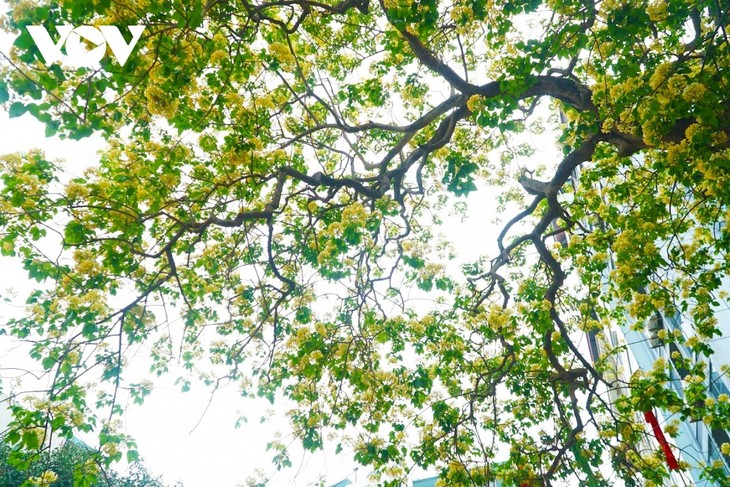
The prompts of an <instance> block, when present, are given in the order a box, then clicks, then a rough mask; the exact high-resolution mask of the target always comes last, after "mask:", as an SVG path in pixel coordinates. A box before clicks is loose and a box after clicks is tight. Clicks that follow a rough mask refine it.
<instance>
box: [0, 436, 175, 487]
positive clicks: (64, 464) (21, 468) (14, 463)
mask: <svg viewBox="0 0 730 487" xmlns="http://www.w3.org/2000/svg"><path fill="white" fill-rule="evenodd" d="M96 454H97V452H95V451H94V450H91V449H90V448H89V447H87V446H86V445H83V444H81V443H79V442H76V441H67V442H66V443H64V444H63V446H61V447H59V448H56V449H53V450H51V451H44V452H43V453H42V454H40V455H37V454H29V455H27V456H25V457H19V456H18V455H15V454H14V452H13V451H12V450H11V448H9V447H8V446H7V445H5V444H2V445H0V466H1V468H0V483H1V485H4V486H6V487H21V486H30V487H33V486H40V487H51V486H53V487H72V486H74V485H86V486H88V487H164V484H163V483H162V482H161V481H160V479H159V478H155V477H153V476H152V475H150V473H149V472H147V469H146V468H145V467H144V465H142V463H141V462H139V461H137V462H134V463H132V464H131V465H130V468H129V472H128V473H127V474H126V475H120V474H118V473H117V472H114V471H108V472H104V475H99V479H98V480H97V481H96V482H87V483H83V480H82V479H80V478H79V477H80V475H79V474H80V473H81V472H83V470H82V469H81V468H80V467H82V466H88V467H89V468H95V469H96V470H99V467H98V464H97V462H98V461H99V460H98V459H96V458H95V455H96ZM75 479H76V482H77V483H74V480H75Z"/></svg>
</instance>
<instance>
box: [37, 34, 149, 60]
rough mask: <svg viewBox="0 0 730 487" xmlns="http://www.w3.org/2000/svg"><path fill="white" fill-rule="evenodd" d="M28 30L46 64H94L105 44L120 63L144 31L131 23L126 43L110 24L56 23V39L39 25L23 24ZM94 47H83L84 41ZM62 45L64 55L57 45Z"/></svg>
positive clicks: (100, 57) (102, 53)
mask: <svg viewBox="0 0 730 487" xmlns="http://www.w3.org/2000/svg"><path fill="white" fill-rule="evenodd" d="M27 28H28V33H30V36H31V37H32V38H33V41H34V42H35V45H36V46H38V50H39V51H40V52H41V55H42V56H43V59H44V60H45V62H46V66H50V65H51V64H53V63H55V62H58V61H60V62H61V63H63V64H65V65H67V66H71V67H75V68H80V67H87V68H94V67H98V65H99V62H100V61H101V59H102V58H103V57H104V55H105V54H106V46H107V44H108V45H109V48H110V49H111V51H112V54H113V55H114V57H115V58H116V60H117V62H118V63H119V64H120V65H121V66H124V63H126V62H127V59H129V55H130V54H131V53H132V50H133V49H134V46H136V45H137V42H138V41H139V38H140V37H141V36H142V32H144V29H145V26H144V25H131V26H129V27H128V28H129V31H130V32H131V33H132V40H131V41H130V42H129V43H127V41H125V40H124V37H122V33H121V32H119V29H118V28H117V27H114V26H113V25H102V26H99V27H98V28H96V27H92V26H90V25H82V26H80V27H74V26H72V25H57V26H56V30H57V31H58V34H59V36H60V38H59V40H58V41H57V42H54V41H53V40H52V39H51V36H50V34H49V33H48V31H47V30H46V28H45V27H43V26H42V25H29V26H27ZM82 39H83V41H86V42H87V43H90V44H91V45H93V46H95V47H92V48H91V49H90V50H87V49H86V47H85V46H84V42H83V41H82ZM64 44H65V45H66V54H65V55H64V53H63V51H62V50H61V48H63V46H64Z"/></svg>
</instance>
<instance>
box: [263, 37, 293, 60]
mask: <svg viewBox="0 0 730 487" xmlns="http://www.w3.org/2000/svg"><path fill="white" fill-rule="evenodd" d="M269 53H270V54H271V55H272V56H274V58H275V59H276V60H277V61H279V62H280V63H282V64H294V61H295V58H294V55H293V54H292V53H291V51H290V50H289V47H288V46H287V45H285V44H283V43H281V42H272V43H271V44H269Z"/></svg>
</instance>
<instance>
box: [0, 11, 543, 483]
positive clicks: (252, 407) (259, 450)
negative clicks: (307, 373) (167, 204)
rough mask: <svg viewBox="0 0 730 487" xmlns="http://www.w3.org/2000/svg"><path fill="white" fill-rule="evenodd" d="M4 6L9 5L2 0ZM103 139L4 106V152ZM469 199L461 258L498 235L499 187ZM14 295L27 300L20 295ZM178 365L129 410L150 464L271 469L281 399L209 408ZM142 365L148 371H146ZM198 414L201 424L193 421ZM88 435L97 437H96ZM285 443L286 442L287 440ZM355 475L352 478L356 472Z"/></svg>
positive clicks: (11, 280)
mask: <svg viewBox="0 0 730 487" xmlns="http://www.w3.org/2000/svg"><path fill="white" fill-rule="evenodd" d="M0 11H5V8H4V4H3V2H2V1H1V0H0ZM12 41H13V39H12V38H11V37H9V36H0V52H3V53H8V50H9V46H10V44H11V43H12ZM0 62H2V61H0ZM100 147H102V141H100V140H98V139H85V140H83V141H80V142H75V141H68V140H66V141H61V140H59V139H57V138H52V139H46V138H45V136H44V128H43V126H42V125H41V124H40V123H38V122H36V121H35V119H33V118H32V117H31V116H30V115H28V114H26V115H24V116H22V117H20V118H16V119H12V120H10V119H9V118H8V117H7V114H6V113H5V112H3V111H0V153H8V152H18V151H26V150H29V149H32V148H42V149H43V150H44V151H45V152H46V154H47V155H48V156H49V157H50V158H52V159H54V158H62V159H64V160H65V161H66V162H65V164H64V167H65V169H66V171H67V172H69V173H71V174H77V175H80V174H81V173H82V172H83V168H85V167H87V166H89V165H93V164H95V163H96V161H97V151H98V150H99V148H100ZM538 147H540V149H541V150H539V151H538V154H537V155H536V157H535V160H537V161H546V160H550V159H551V158H553V157H554V155H555V145H554V144H553V143H552V142H549V141H545V143H541V144H538ZM469 203H470V211H469V218H468V219H467V220H466V221H463V222H461V221H459V220H458V219H456V218H452V219H450V220H448V221H447V222H446V224H445V226H444V228H443V232H444V233H445V234H446V235H448V237H449V240H450V241H452V242H454V243H456V244H458V243H461V244H462V247H460V248H459V247H457V249H456V250H457V251H458V254H459V257H461V258H462V259H465V258H466V259H469V258H473V257H475V256H476V255H478V254H481V253H484V252H485V251H486V250H491V248H493V245H494V238H495V235H496V233H495V227H494V225H493V224H492V223H491V220H492V219H493V215H494V208H495V202H494V200H493V195H489V194H486V195H485V194H479V195H471V196H470V197H469ZM0 265H1V266H2V269H3V272H2V273H1V274H0V293H2V294H5V293H6V290H7V289H11V288H12V290H13V292H15V293H17V295H18V296H20V297H21V298H22V296H23V295H24V294H25V293H26V292H27V291H28V290H29V289H31V288H30V286H31V284H30V283H29V282H27V280H26V278H25V273H24V272H23V271H22V269H21V268H20V265H19V264H18V263H17V262H16V261H13V260H11V259H8V258H2V260H0ZM14 301H15V302H20V303H22V302H23V300H22V299H17V300H14ZM18 311H19V310H18V309H17V308H15V307H12V306H9V305H3V304H0V323H1V322H2V321H4V320H6V319H7V318H8V317H9V316H11V315H16V314H17V313H18ZM22 353H23V351H22V350H17V349H14V348H12V347H11V345H10V344H9V342H8V341H7V338H6V337H2V340H0V368H5V367H13V366H18V365H19V361H21V360H22V358H21V355H20V354H22ZM175 372H176V371H174V370H173V371H172V372H171V374H170V376H169V378H167V379H166V378H163V379H162V380H156V381H155V382H156V388H155V390H154V392H153V393H152V395H151V396H150V397H149V398H148V399H147V401H146V402H145V404H144V405H143V406H132V405H130V407H128V408H127V409H126V412H125V416H124V418H123V419H124V421H125V424H126V427H127V429H128V431H127V432H128V433H130V434H131V435H132V436H134V437H135V438H136V440H137V442H138V446H139V451H140V453H141V455H142V457H143V459H144V462H145V465H146V466H147V467H148V469H149V470H150V471H151V472H152V473H154V474H161V475H163V476H164V479H165V481H166V482H168V483H170V484H172V483H174V482H176V481H178V480H179V481H182V482H183V483H184V485H185V487H208V486H221V487H227V486H231V487H233V486H235V485H237V484H238V483H243V482H244V481H245V479H246V478H247V477H248V476H249V475H251V474H252V473H253V471H254V470H255V469H257V468H261V469H264V470H266V471H270V470H271V469H270V463H269V459H270V458H271V456H272V455H271V454H270V453H269V452H265V445H266V443H267V442H268V441H270V440H271V439H272V437H273V434H274V432H275V431H282V432H285V431H286V422H285V421H283V420H282V419H281V416H282V412H283V411H282V409H283V408H282V405H278V408H277V414H276V415H275V417H274V419H272V420H270V421H268V422H266V423H264V424H259V420H258V419H259V417H261V416H262V415H265V414H266V411H267V409H269V405H268V403H266V402H264V401H250V400H245V399H242V398H241V397H239V396H238V394H237V393H236V391H235V390H234V389H235V388H230V389H229V390H224V391H219V392H218V393H217V394H216V397H215V400H214V401H213V402H212V404H211V405H210V407H209V408H208V409H207V411H206V406H207V404H208V399H209V391H208V390H207V389H205V388H204V387H203V386H199V387H197V388H196V387H194V388H193V389H192V391H191V392H188V393H181V392H179V388H176V387H174V386H173V384H172V380H173V379H174V377H176V376H177V374H176V373H175ZM140 373H141V375H144V374H145V373H146V371H140ZM241 414H243V415H246V416H248V418H249V422H248V424H244V425H243V427H242V428H240V429H235V428H234V424H235V422H236V419H237V418H238V417H239V416H240V415H241ZM201 416H202V420H201ZM277 416H278V419H277ZM199 420H201V421H200V424H199V425H198V426H197V427H195V425H196V423H198V421H199ZM0 426H2V425H0ZM194 428H195V429H194ZM0 429H1V428H0ZM193 429H194V430H193ZM191 430H192V431H191ZM284 438H286V435H284ZM89 442H90V443H91V444H93V439H90V440H89ZM284 443H288V442H287V441H286V440H284ZM297 452H299V453H297ZM291 460H292V462H293V464H294V467H293V468H291V469H289V470H288V471H285V472H283V473H279V474H278V475H276V476H275V477H274V478H273V479H272V481H271V482H270V483H269V485H272V486H279V485H281V486H283V485H299V486H303V485H307V484H308V482H310V481H312V480H315V479H316V478H317V477H318V476H320V475H322V476H324V479H325V482H326V485H328V484H333V483H335V482H338V481H340V480H342V479H343V478H345V477H348V476H350V474H351V473H352V472H353V468H354V467H355V466H356V465H355V464H354V462H352V460H351V456H348V455H342V456H337V457H335V456H334V455H333V454H325V453H322V454H318V455H316V456H315V457H311V456H305V455H304V454H302V453H301V451H300V450H299V449H297V448H296V447H295V448H293V449H292V453H291ZM363 473H364V472H360V474H359V478H358V480H360V482H362V481H363V480H364V477H365V476H364V475H363ZM424 476H428V475H427V474H425V473H423V474H418V475H417V478H422V477H424ZM349 478H350V479H351V480H354V476H350V477H349Z"/></svg>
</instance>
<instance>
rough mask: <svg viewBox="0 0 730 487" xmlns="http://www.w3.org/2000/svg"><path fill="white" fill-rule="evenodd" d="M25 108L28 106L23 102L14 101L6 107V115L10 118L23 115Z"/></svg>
mask: <svg viewBox="0 0 730 487" xmlns="http://www.w3.org/2000/svg"><path fill="white" fill-rule="evenodd" d="M27 110H28V108H27V107H26V106H25V105H24V104H23V103H21V102H19V101H16V102H15V103H13V104H12V105H10V108H8V116H10V118H16V117H19V116H21V115H23V114H24V113H25V112H26V111H27Z"/></svg>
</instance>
